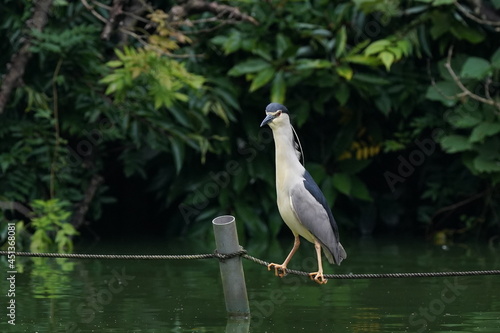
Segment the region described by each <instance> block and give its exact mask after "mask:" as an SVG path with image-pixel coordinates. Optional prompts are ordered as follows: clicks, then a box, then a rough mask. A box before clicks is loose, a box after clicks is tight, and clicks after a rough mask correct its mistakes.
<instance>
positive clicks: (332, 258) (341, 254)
mask: <svg viewBox="0 0 500 333" xmlns="http://www.w3.org/2000/svg"><path fill="white" fill-rule="evenodd" d="M321 247H322V248H323V253H324V254H325V257H326V259H328V262H329V263H330V264H335V263H336V264H337V265H340V263H341V262H342V260H344V259H345V258H347V253H346V252H345V250H344V247H343V246H342V244H340V242H338V243H337V251H330V249H329V248H327V247H326V246H324V245H323V244H322V246H321Z"/></svg>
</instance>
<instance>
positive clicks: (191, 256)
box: [0, 250, 247, 260]
mask: <svg viewBox="0 0 500 333" xmlns="http://www.w3.org/2000/svg"><path fill="white" fill-rule="evenodd" d="M245 253H247V251H246V250H241V251H238V252H234V253H229V254H222V253H218V252H215V253H205V254H172V255H167V254H79V253H33V252H8V251H0V255H4V256H5V255H8V254H15V255H16V256H18V257H38V258H67V259H132V260H181V259H210V258H217V259H219V260H226V259H231V258H234V257H239V256H242V255H243V254H245Z"/></svg>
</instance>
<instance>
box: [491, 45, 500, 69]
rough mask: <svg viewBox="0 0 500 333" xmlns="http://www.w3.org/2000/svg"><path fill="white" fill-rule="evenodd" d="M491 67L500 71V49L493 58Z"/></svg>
mask: <svg viewBox="0 0 500 333" xmlns="http://www.w3.org/2000/svg"><path fill="white" fill-rule="evenodd" d="M491 66H492V67H493V68H495V69H500V48H498V49H497V50H496V51H495V53H493V55H492V56H491Z"/></svg>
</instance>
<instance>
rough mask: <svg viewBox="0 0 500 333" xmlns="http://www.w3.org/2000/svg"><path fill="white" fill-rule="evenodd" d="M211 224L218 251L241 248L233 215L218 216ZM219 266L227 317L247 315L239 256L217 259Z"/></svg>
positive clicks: (231, 251)
mask: <svg viewBox="0 0 500 333" xmlns="http://www.w3.org/2000/svg"><path fill="white" fill-rule="evenodd" d="M212 224H213V228H214V234H215V244H216V246H217V252H218V253H221V254H230V253H234V252H237V251H240V250H241V247H240V245H239V243H238V234H237V232H236V223H235V218H234V216H231V215H224V216H219V217H217V218H215V219H214V220H213V221H212ZM219 268H220V274H221V278H222V288H223V290H224V299H225V301H226V310H227V313H228V315H229V317H239V318H244V317H249V316H250V306H249V305H248V296H247V287H246V284H245V274H244V272H243V265H242V263H241V257H234V258H231V259H226V260H224V261H219Z"/></svg>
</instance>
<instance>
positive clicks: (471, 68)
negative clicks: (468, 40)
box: [460, 57, 491, 79]
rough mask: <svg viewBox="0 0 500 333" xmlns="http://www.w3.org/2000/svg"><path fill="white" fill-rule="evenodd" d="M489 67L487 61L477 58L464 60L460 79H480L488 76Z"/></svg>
mask: <svg viewBox="0 0 500 333" xmlns="http://www.w3.org/2000/svg"><path fill="white" fill-rule="evenodd" d="M490 70H491V65H490V63H489V62H488V60H486V59H483V58H478V57H469V58H467V60H465V63H464V65H463V66H462V70H461V71H460V77H461V78H463V79H482V78H484V77H486V76H487V75H488V73H489V72H490Z"/></svg>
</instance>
